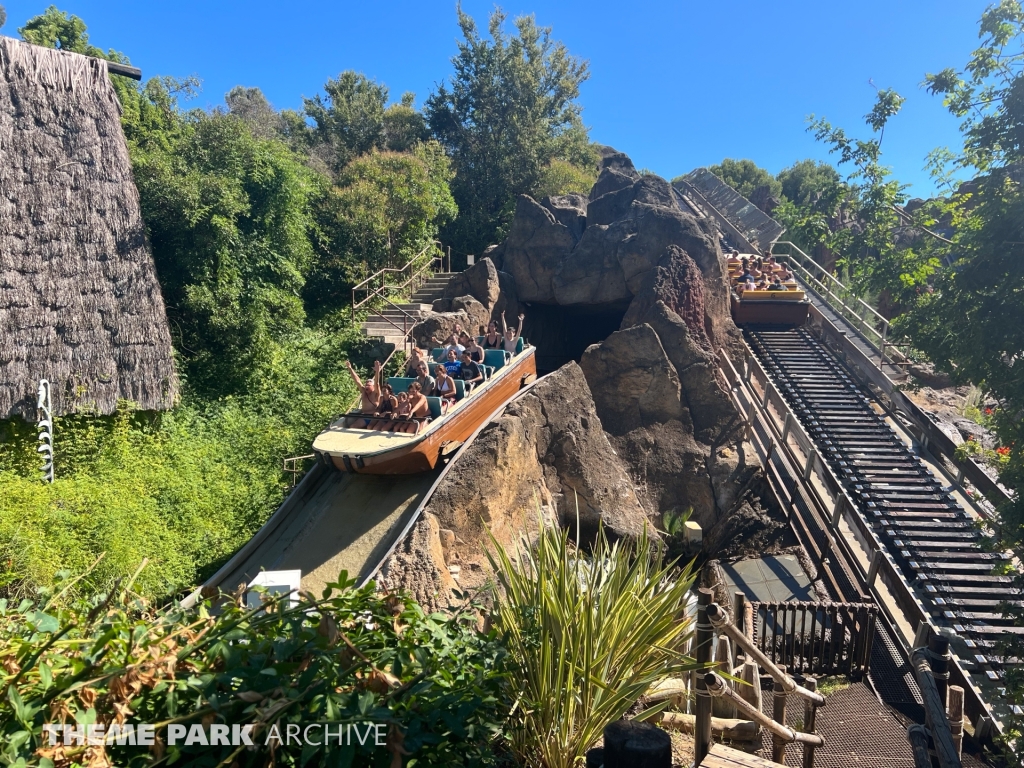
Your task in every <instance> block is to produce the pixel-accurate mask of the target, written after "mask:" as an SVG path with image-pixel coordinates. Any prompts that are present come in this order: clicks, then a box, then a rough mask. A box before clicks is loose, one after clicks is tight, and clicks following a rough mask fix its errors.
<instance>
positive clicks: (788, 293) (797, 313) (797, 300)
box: [731, 283, 811, 326]
mask: <svg viewBox="0 0 1024 768" xmlns="http://www.w3.org/2000/svg"><path fill="white" fill-rule="evenodd" d="M731 301H732V319H733V321H734V322H735V323H736V325H787V326H789V325H791V326H800V325H803V324H804V323H806V322H807V315H808V314H809V313H810V305H811V303H810V301H808V299H807V296H806V295H805V294H804V292H803V291H802V290H799V289H798V288H796V287H795V283H794V287H793V288H790V289H789V290H784V291H776V290H771V289H769V290H767V291H742V292H741V291H739V290H738V289H734V290H733V291H732V299H731Z"/></svg>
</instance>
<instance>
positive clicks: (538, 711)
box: [488, 529, 696, 768]
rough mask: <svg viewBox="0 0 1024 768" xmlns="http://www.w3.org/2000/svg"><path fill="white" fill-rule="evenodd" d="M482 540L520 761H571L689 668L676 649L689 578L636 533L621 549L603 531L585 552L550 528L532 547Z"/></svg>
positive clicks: (554, 767)
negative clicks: (514, 694) (486, 545)
mask: <svg viewBox="0 0 1024 768" xmlns="http://www.w3.org/2000/svg"><path fill="white" fill-rule="evenodd" d="M491 541H492V544H493V546H494V550H495V551H494V552H493V553H489V555H488V556H489V558H490V560H491V565H492V566H493V568H494V570H495V572H496V573H497V574H498V581H499V585H498V587H500V588H496V589H495V603H494V613H493V615H494V619H495V626H496V627H497V628H498V630H499V632H500V633H501V634H502V635H503V636H504V638H505V642H506V644H507V646H508V649H509V653H510V658H511V660H512V675H511V679H512V680H514V681H516V685H517V686H518V687H519V688H520V691H519V698H518V700H517V701H516V703H515V705H514V707H513V711H512V717H511V718H510V720H509V723H508V724H507V726H506V735H507V738H508V740H509V744H510V747H511V749H512V750H513V752H515V754H516V755H517V757H518V758H519V759H520V760H522V761H523V762H524V763H525V764H527V765H530V766H537V768H573V767H574V766H576V765H578V764H580V763H581V762H582V760H583V758H584V756H585V754H586V750H587V749H589V748H590V747H591V746H593V744H594V743H595V742H596V741H597V739H598V738H599V737H600V736H601V733H602V730H603V729H604V726H605V725H607V724H608V723H609V722H611V721H613V720H618V719H620V718H621V717H622V716H623V715H624V714H625V713H626V712H627V711H628V710H629V709H630V708H631V707H632V706H634V704H635V703H636V702H637V701H638V700H639V699H640V698H641V697H642V696H643V695H644V693H646V692H647V690H648V689H649V688H650V687H651V686H652V685H653V684H654V683H656V682H658V681H659V680H662V679H664V678H666V677H669V676H674V675H679V674H682V673H684V672H687V671H689V670H691V669H694V668H695V667H696V662H695V661H694V660H693V659H692V658H691V657H688V656H686V655H685V654H684V653H683V651H682V649H683V648H684V647H685V643H686V641H687V640H688V639H689V636H690V620H689V619H688V618H687V615H686V604H687V600H688V597H687V595H688V592H689V589H690V586H691V585H692V583H693V573H692V571H691V568H690V566H687V567H685V568H682V569H679V570H677V569H676V566H675V563H667V564H666V563H665V561H664V548H663V546H662V545H661V543H660V542H654V543H652V542H651V540H650V539H649V538H648V536H647V534H646V532H645V533H644V535H642V536H641V537H640V538H639V540H638V541H636V542H635V544H632V545H631V544H628V543H621V542H616V543H614V544H612V543H609V541H608V539H607V537H606V535H605V533H604V531H603V530H601V531H599V533H598V537H597V542H596V544H595V546H594V547H593V549H592V551H591V552H590V554H589V555H587V554H584V553H582V552H580V551H577V550H574V549H573V548H572V547H571V545H570V543H569V539H568V535H567V534H566V533H562V532H559V531H557V530H551V529H545V530H544V531H543V532H542V533H541V535H540V537H539V540H538V542H537V544H536V546H534V547H532V548H531V547H528V546H524V545H519V546H517V547H515V548H513V549H512V551H511V552H510V551H509V550H508V549H506V548H505V547H502V546H501V545H499V544H498V543H497V541H495V540H494V539H493V537H492V539H491ZM667 705H668V702H662V703H660V704H658V705H657V706H654V707H652V708H650V709H647V710H645V711H644V712H642V713H641V714H639V715H637V716H636V719H640V720H643V719H646V718H649V717H651V716H653V715H654V714H656V713H657V712H659V711H661V710H662V709H663V708H664V707H665V706H667Z"/></svg>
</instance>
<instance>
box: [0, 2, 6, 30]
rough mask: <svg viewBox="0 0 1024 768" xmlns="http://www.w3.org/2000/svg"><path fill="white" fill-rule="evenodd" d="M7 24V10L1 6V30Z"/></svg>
mask: <svg viewBox="0 0 1024 768" xmlns="http://www.w3.org/2000/svg"><path fill="white" fill-rule="evenodd" d="M6 23H7V9H5V8H4V7H3V6H2V5H0V29H3V26H4V24H6Z"/></svg>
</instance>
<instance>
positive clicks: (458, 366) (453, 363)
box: [442, 349, 465, 378]
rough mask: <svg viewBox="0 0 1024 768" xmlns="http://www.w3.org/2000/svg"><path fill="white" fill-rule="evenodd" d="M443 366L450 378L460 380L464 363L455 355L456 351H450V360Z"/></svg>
mask: <svg viewBox="0 0 1024 768" xmlns="http://www.w3.org/2000/svg"><path fill="white" fill-rule="evenodd" d="M464 351H465V350H463V352H464ZM459 354H461V353H459ZM442 365H443V366H444V369H445V370H446V371H448V375H449V376H452V377H453V378H459V377H460V376H462V363H461V362H459V355H457V354H455V350H454V349H449V350H448V359H447V360H445V361H444V362H443V363H442Z"/></svg>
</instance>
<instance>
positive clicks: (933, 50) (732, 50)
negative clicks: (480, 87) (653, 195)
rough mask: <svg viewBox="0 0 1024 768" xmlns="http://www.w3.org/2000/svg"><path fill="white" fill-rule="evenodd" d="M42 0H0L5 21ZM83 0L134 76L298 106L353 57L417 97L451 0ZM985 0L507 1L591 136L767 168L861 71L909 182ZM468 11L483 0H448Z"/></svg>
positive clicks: (81, 10)
mask: <svg viewBox="0 0 1024 768" xmlns="http://www.w3.org/2000/svg"><path fill="white" fill-rule="evenodd" d="M50 1H51V0H0V3H2V4H4V5H5V6H6V7H7V12H8V20H7V25H6V26H5V27H4V29H3V33H5V34H7V35H16V34H17V32H16V30H17V27H19V26H21V25H22V24H23V23H24V22H25V20H27V19H28V18H30V17H31V16H33V15H35V14H38V13H41V12H42V11H43V10H44V9H45V7H46V6H47V5H48V4H49V2H50ZM54 1H55V2H56V3H57V5H58V7H59V8H61V9H62V10H67V11H70V12H72V13H74V14H77V15H79V16H81V17H82V18H83V19H84V20H85V21H86V23H87V24H88V26H89V32H90V36H91V42H92V43H93V44H95V45H98V46H99V47H101V48H104V49H106V48H111V47H112V48H116V49H118V50H120V51H122V52H124V53H126V54H128V56H129V57H130V58H131V60H132V62H133V63H134V64H136V65H137V66H140V67H141V68H142V70H143V75H144V76H145V77H151V76H153V75H176V76H185V75H192V74H195V75H197V76H199V77H200V78H201V79H202V81H203V93H202V95H201V96H200V98H199V100H198V102H199V105H200V106H205V107H212V106H215V105H216V104H218V103H220V102H221V100H222V98H223V96H224V94H225V93H226V92H227V91H228V90H229V89H230V88H231V87H232V86H234V85H239V84H240V85H247V86H258V87H260V88H261V89H262V90H263V91H264V93H265V94H266V95H267V97H268V98H269V99H270V101H271V102H272V103H273V104H274V105H275V106H276V107H279V108H285V107H290V108H298V107H300V106H301V97H302V96H303V95H305V96H312V95H314V94H315V93H317V92H318V91H319V89H320V88H321V86H322V84H323V82H324V81H325V80H326V79H327V78H328V77H331V76H335V75H337V74H338V73H339V72H341V71H342V70H345V69H356V70H359V71H361V72H363V73H365V74H366V75H367V76H369V77H372V78H375V79H377V80H378V81H382V82H384V83H386V84H387V85H388V86H389V88H390V89H391V94H392V97H393V98H394V99H396V100H397V99H398V97H399V96H400V95H401V93H402V92H403V91H413V92H414V93H415V94H416V96H417V104H418V105H420V104H422V102H423V99H425V98H426V96H427V95H428V94H429V93H430V91H431V90H432V88H433V87H434V84H435V83H437V82H439V81H441V80H443V79H444V78H446V77H448V76H449V74H450V72H451V66H450V63H449V60H450V58H451V56H452V55H453V54H454V53H455V50H456V39H457V37H458V28H457V26H456V22H455V4H454V3H453V2H433V1H432V0H417V1H416V2H409V1H407V0H393V1H392V2H388V3H373V2H365V1H364V2H321V1H319V0H317V1H315V2H312V1H311V2H290V3H289V2H273V3H270V2H263V1H262V0H250V1H249V2H237V1H235V0H231V1H228V0H217V1H216V2H210V1H209V0H207V1H206V2H196V1H195V0H179V1H178V2H174V3H168V2H138V0H134V1H133V2H125V1H124V0H103V2H100V0H54ZM986 5H988V2H987V0H913V1H911V0H859V1H858V2H856V3H834V2H827V1H825V2H823V1H822V0H804V1H802V2H796V1H794V0H775V2H770V3H769V2H763V0H761V1H758V2H754V1H751V0H742V1H741V0H735V1H733V2H729V1H728V0H718V1H716V2H707V0H700V1H697V0H675V2H672V1H671V0H669V1H666V0H651V1H649V2H644V1H643V0H641V1H640V2H637V1H635V0H633V1H629V0H627V2H622V0H617V1H615V2H612V1H611V0H590V1H589V2H580V1H579V0H561V1H560V2H545V1H542V0H509V1H508V2H507V3H506V4H505V5H504V6H503V7H504V9H505V10H506V11H507V12H509V14H510V15H517V14H521V13H534V14H535V15H536V17H537V20H538V22H539V23H541V24H543V25H546V26H551V27H552V28H553V33H554V37H555V38H557V39H561V40H562V41H564V42H565V43H566V45H567V46H568V48H569V50H570V51H571V52H572V53H574V54H575V55H577V56H580V57H582V58H585V59H588V60H589V61H590V68H591V78H590V80H589V81H588V82H587V83H586V84H585V85H584V87H583V93H582V103H583V105H584V108H585V109H584V119H585V121H586V123H587V125H589V126H590V127H591V136H592V138H593V139H594V140H595V141H599V142H602V143H605V144H610V145H612V146H614V147H616V148H617V149H620V150H622V151H624V152H627V153H628V154H629V155H630V156H631V157H632V158H633V160H634V162H635V163H636V165H637V166H638V167H647V168H650V169H651V170H653V171H655V172H657V173H659V174H661V175H663V176H668V177H671V176H675V175H678V174H680V173H685V172H687V171H689V170H691V169H693V168H695V167H698V166H701V165H710V164H712V163H715V162H718V161H720V160H721V159H722V158H723V157H733V158H750V159H752V160H754V161H755V162H757V163H758V164H759V165H762V166H764V167H766V168H768V169H769V170H771V171H772V172H777V171H779V170H781V169H782V168H784V167H785V166H786V165H788V164H790V163H792V162H793V161H795V160H798V159H801V158H805V157H819V158H823V159H824V158H826V157H827V153H826V152H825V150H824V149H823V148H822V147H821V146H820V145H817V144H816V143H815V141H814V139H813V137H812V136H811V135H810V134H808V133H806V131H805V127H806V123H805V118H806V117H807V116H808V115H809V114H811V113H814V114H816V115H819V116H825V117H827V118H828V119H829V120H831V121H832V122H833V123H834V124H837V125H841V126H843V127H845V128H846V129H847V130H848V132H850V133H853V134H855V135H866V134H867V132H868V129H867V127H866V126H865V125H864V123H863V119H862V117H863V115H864V114H865V113H866V112H867V111H868V110H869V109H870V107H871V105H872V103H873V100H874V90H873V89H872V87H871V85H869V83H868V80H869V79H870V80H873V81H874V83H875V84H876V85H877V86H878V87H880V88H895V89H896V90H897V91H899V92H900V93H901V94H902V95H903V96H905V97H906V98H907V103H906V104H905V106H904V109H903V112H902V113H901V114H900V115H899V116H898V117H897V118H896V119H895V120H894V121H893V122H892V123H891V124H890V127H889V128H888V129H887V130H886V135H885V143H884V145H883V154H884V156H885V159H886V162H887V163H888V164H889V165H891V166H893V169H894V172H895V174H896V176H897V178H899V179H900V180H902V181H904V182H907V183H911V184H913V187H912V190H911V191H912V193H914V194H918V195H926V194H928V193H929V192H930V191H931V182H930V180H929V178H928V176H927V174H926V173H925V172H924V171H923V170H922V168H923V165H924V156H925V154H926V153H927V152H928V151H929V150H930V149H932V148H934V147H936V146H942V145H948V146H952V147H954V148H955V147H958V146H959V136H958V132H957V124H956V121H955V120H954V119H953V118H952V117H951V116H949V115H948V114H947V113H946V112H945V111H944V110H943V108H942V105H941V102H940V100H939V99H937V98H935V97H932V96H929V95H928V94H927V93H926V92H925V91H924V90H922V89H921V88H920V82H921V80H922V79H923V76H924V74H925V73H926V72H932V71H936V70H939V69H942V68H944V67H947V66H956V67H960V66H962V65H963V64H964V63H965V62H966V61H967V59H968V57H969V55H970V52H971V51H972V50H973V49H974V48H975V47H976V46H977V42H978V40H977V20H978V18H979V16H980V15H981V12H982V11H983V10H984V8H985V6H986ZM463 7H464V8H465V9H466V10H467V11H468V12H469V13H471V14H472V15H473V16H474V17H475V18H476V19H477V21H478V22H479V23H480V24H481V26H484V27H486V16H487V14H488V13H489V12H490V10H491V9H492V8H493V7H494V6H493V4H492V3H490V2H485V1H484V0H466V2H465V3H464V6H463Z"/></svg>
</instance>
